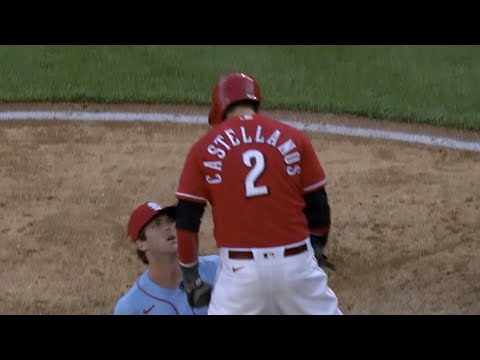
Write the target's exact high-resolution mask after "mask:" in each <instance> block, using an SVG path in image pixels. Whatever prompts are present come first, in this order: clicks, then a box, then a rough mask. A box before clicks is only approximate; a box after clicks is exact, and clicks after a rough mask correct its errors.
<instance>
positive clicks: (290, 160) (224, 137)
mask: <svg viewBox="0 0 480 360" xmlns="http://www.w3.org/2000/svg"><path fill="white" fill-rule="evenodd" d="M262 131H263V129H262V126H261V125H257V127H256V129H255V133H254V134H248V133H247V130H246V129H245V127H243V126H240V127H239V129H237V130H234V129H226V130H224V131H223V133H222V134H219V135H217V136H216V137H215V138H214V139H213V141H212V143H211V144H210V145H208V146H207V151H208V153H209V154H211V155H214V156H217V157H218V160H215V161H204V162H203V165H204V166H205V167H206V168H209V169H213V170H215V171H216V173H215V175H214V176H210V175H207V176H206V177H205V179H206V181H207V182H208V183H209V184H219V183H221V182H222V175H221V172H222V164H223V162H222V160H224V159H225V157H226V156H227V154H228V152H229V151H230V150H232V149H234V148H235V147H237V146H239V145H241V144H251V143H257V144H268V145H271V146H274V147H276V149H277V150H278V151H279V152H280V154H281V155H282V156H283V161H284V162H285V165H286V166H285V171H286V172H287V174H288V175H290V176H293V175H296V174H300V172H301V168H300V165H299V164H298V163H299V162H300V153H299V152H298V151H293V150H294V149H295V148H296V147H297V146H296V145H295V143H294V142H293V141H292V140H291V139H288V140H287V141H285V142H283V143H282V144H280V145H278V146H277V143H278V140H279V138H280V136H281V132H280V130H278V129H276V130H275V131H274V132H273V133H272V134H270V136H269V137H267V138H266V137H265V136H264V134H263V132H262ZM258 154H260V155H258ZM256 156H261V157H262V160H264V159H263V154H262V153H261V152H260V151H257V152H256ZM244 161H245V155H244ZM256 164H257V165H255V167H254V168H253V169H252V172H253V171H254V170H255V168H257V169H256V171H263V170H264V168H260V167H261V165H258V163H256ZM260 164H263V165H264V164H265V162H264V161H261V162H260ZM245 165H247V166H249V167H251V166H252V165H251V162H245Z"/></svg>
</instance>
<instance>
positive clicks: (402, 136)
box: [0, 111, 480, 152]
mask: <svg viewBox="0 0 480 360" xmlns="http://www.w3.org/2000/svg"><path fill="white" fill-rule="evenodd" d="M1 120H4V121H8V120H42V121H43V120H73V121H148V122H175V123H187V124H206V123H207V117H206V116H202V115H179V114H171V113H134V112H109V111H107V112H89V111H1V112H0V121H1ZM281 121H282V122H284V123H286V124H289V125H291V126H293V127H295V128H297V129H300V130H303V131H314V132H320V133H327V134H336V135H343V136H357V137H363V138H374V139H386V140H397V141H403V142H409V143H417V144H425V145H431V146H439V147H445V148H453V149H459V150H468V151H475V152H480V142H478V141H463V140H457V139H453V138H447V137H437V136H431V135H421V134H412V133H406V132H400V131H389V130H379V129H369V128H361V127H350V126H343V125H333V124H316V123H308V124H305V123H301V122H299V121H290V120H281Z"/></svg>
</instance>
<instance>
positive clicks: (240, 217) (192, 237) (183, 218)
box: [176, 73, 342, 315]
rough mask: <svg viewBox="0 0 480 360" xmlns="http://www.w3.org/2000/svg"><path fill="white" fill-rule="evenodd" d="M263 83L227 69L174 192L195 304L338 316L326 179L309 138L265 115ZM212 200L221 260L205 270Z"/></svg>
mask: <svg viewBox="0 0 480 360" xmlns="http://www.w3.org/2000/svg"><path fill="white" fill-rule="evenodd" d="M260 102H261V94H260V88H259V86H258V84H257V82H256V80H255V79H254V78H253V77H252V76H249V75H247V74H245V73H230V74H226V75H224V76H222V77H221V78H220V79H219V81H218V82H217V84H216V86H215V87H214V89H213V92H212V107H211V110H210V114H209V118H208V120H209V123H210V125H211V126H212V129H210V131H208V132H207V134H205V135H204V136H203V137H202V138H201V139H199V140H198V141H197V142H196V143H195V144H194V145H193V146H192V147H191V149H190V151H189V153H188V156H187V158H186V161H185V164H184V168H183V171H182V173H181V176H180V180H179V185H178V189H177V191H176V197H177V198H178V204H177V222H176V229H177V238H178V252H179V262H180V266H181V269H182V272H183V288H184V291H186V293H187V297H188V299H189V301H190V303H191V305H192V306H205V304H206V303H208V302H210V306H209V310H208V314H212V315H215V314H338V315H341V314H342V313H341V311H340V309H339V307H338V300H337V297H336V295H335V294H334V292H333V291H332V290H331V289H330V288H329V287H328V285H327V275H326V273H325V272H324V270H323V269H322V268H321V267H320V266H319V263H320V262H321V261H322V262H323V261H324V259H325V257H324V256H323V248H324V246H325V245H326V243H327V240H328V234H329V229H330V207H329V204H328V198H327V194H326V191H325V185H326V183H327V180H326V178H325V173H324V170H323V168H322V166H321V164H320V162H319V160H318V159H317V156H316V154H315V151H314V149H313V147H312V145H311V143H310V141H309V140H308V138H307V137H306V136H305V135H304V134H303V133H302V132H300V131H299V130H297V129H295V128H293V127H290V126H288V125H286V124H284V123H282V122H280V121H277V120H275V119H272V118H269V117H267V116H264V115H261V114H259V113H258V111H259V106H260ZM207 203H210V205H211V207H212V215H213V222H214V237H215V240H216V243H217V247H218V249H219V255H220V266H219V270H218V273H217V279H216V282H215V286H214V287H213V288H212V285H211V284H209V283H207V282H205V281H203V280H202V279H201V277H200V276H199V274H198V248H199V239H198V232H199V228H200V222H201V218H202V216H203V213H204V210H205V206H206V204H207Z"/></svg>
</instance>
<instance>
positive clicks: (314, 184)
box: [301, 134, 335, 270]
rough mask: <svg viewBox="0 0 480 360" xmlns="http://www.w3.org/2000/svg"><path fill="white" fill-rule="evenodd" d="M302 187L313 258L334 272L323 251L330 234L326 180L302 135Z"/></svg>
mask: <svg viewBox="0 0 480 360" xmlns="http://www.w3.org/2000/svg"><path fill="white" fill-rule="evenodd" d="M301 137H302V138H303V139H302V157H301V159H302V173H301V179H302V187H303V198H304V200H305V208H304V214H305V217H306V218H307V222H308V228H309V230H310V240H311V243H312V246H313V248H314V250H315V257H316V258H317V261H318V262H319V265H321V266H327V267H329V268H330V269H332V270H335V265H333V264H332V263H330V262H329V261H328V260H327V257H326V256H325V255H324V254H323V249H324V248H325V245H326V244H327V241H328V236H329V233H330V223H331V217H330V205H329V203H328V196H327V192H326V190H325V185H326V184H327V179H326V177H325V172H324V170H323V167H322V165H321V164H320V161H319V160H318V158H317V155H316V153H315V150H314V149H313V146H312V144H311V142H310V140H309V139H308V138H307V137H306V136H305V135H304V134H302V135H301Z"/></svg>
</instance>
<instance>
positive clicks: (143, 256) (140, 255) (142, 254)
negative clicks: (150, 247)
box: [137, 226, 148, 265]
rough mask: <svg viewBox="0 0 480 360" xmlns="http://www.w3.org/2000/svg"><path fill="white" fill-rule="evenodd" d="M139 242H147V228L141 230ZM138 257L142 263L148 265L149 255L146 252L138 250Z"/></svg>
mask: <svg viewBox="0 0 480 360" xmlns="http://www.w3.org/2000/svg"><path fill="white" fill-rule="evenodd" d="M138 240H139V241H145V240H147V237H146V236H145V226H144V227H143V228H142V230H140V232H139V233H138ZM137 256H138V258H139V259H140V260H142V262H143V263H144V264H145V265H148V259H147V254H146V253H145V251H142V250H140V249H138V248H137Z"/></svg>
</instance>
